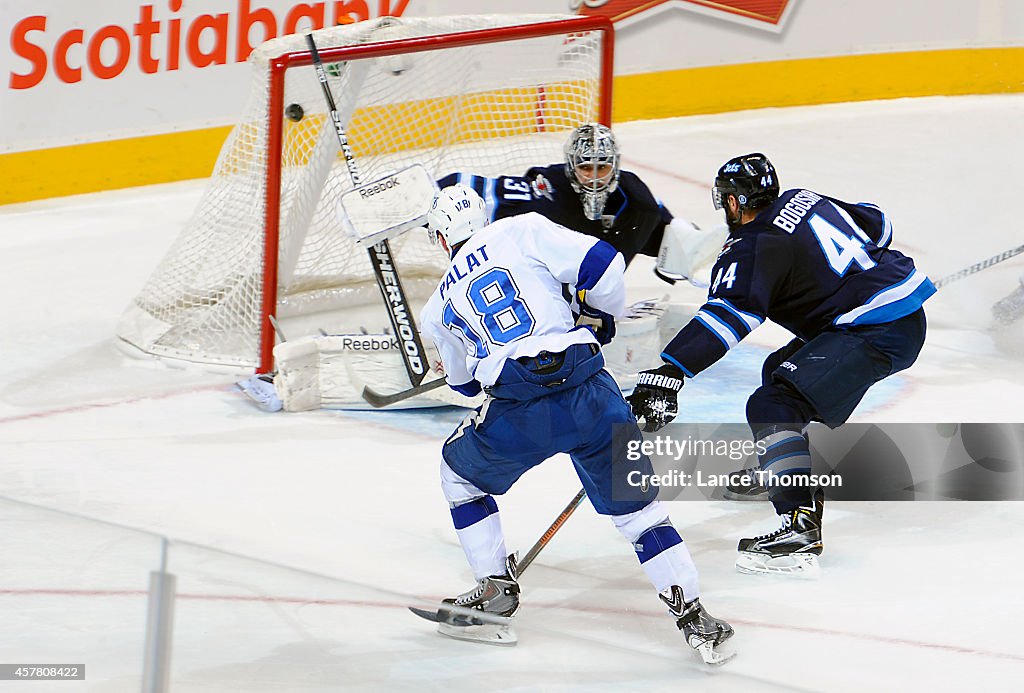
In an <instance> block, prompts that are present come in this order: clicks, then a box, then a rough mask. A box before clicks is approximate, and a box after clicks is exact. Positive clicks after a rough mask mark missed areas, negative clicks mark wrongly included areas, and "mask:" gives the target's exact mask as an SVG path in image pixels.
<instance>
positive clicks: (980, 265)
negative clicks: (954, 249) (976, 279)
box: [935, 245, 1024, 289]
mask: <svg viewBox="0 0 1024 693" xmlns="http://www.w3.org/2000/svg"><path fill="white" fill-rule="evenodd" d="M1021 253H1024V245H1021V246H1017V247H1016V248H1012V249H1010V250H1006V251H1003V252H1001V253H999V254H998V255H993V256H992V257H990V258H988V259H987V260H982V261H981V262H976V263H974V264H973V265H971V266H970V267H965V268H963V269H962V270H960V271H959V272H953V274H947V275H946V276H945V277H942V278H941V279H939V280H937V281H936V282H935V288H936V289H938V288H939V287H942V286H945V285H946V284H949V283H951V282H955V281H957V280H958V279H963V278H964V277H969V276H970V275H972V274H976V273H978V272H980V271H982V270H983V269H988V268H989V267H991V266H992V265H995V264H997V263H1000V262H1002V261H1003V260H1009V259H1010V258H1011V257H1013V256H1015V255H1020V254H1021Z"/></svg>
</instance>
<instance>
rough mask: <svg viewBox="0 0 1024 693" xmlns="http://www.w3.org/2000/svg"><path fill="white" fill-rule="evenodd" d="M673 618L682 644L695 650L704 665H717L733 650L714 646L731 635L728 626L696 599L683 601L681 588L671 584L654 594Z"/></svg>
mask: <svg viewBox="0 0 1024 693" xmlns="http://www.w3.org/2000/svg"><path fill="white" fill-rule="evenodd" d="M658 596H659V597H661V601H663V602H665V604H666V605H667V606H668V610H669V613H670V614H672V616H674V617H675V619H676V627H677V628H679V630H681V631H682V632H683V635H684V636H685V637H686V643H687V644H688V645H689V646H690V647H692V648H693V649H694V650H696V651H697V654H699V655H700V656H701V659H703V660H704V663H705V664H721V663H723V662H725V661H727V660H729V659H732V657H734V656H735V653H728V654H727V653H723V652H720V651H719V650H718V646H719V645H721V644H722V643H724V642H725V641H726V640H728V639H729V638H731V637H732V635H733V630H732V626H730V625H729V624H728V623H726V622H725V621H723V620H721V619H717V618H715V617H714V616H712V615H711V614H709V613H708V612H707V611H705V610H704V607H703V606H701V603H700V599H694V600H693V601H691V602H685V603H684V602H683V590H682V588H681V587H679V586H678V585H672V587H670V588H668V589H667V590H665V591H664V592H662V593H661V594H659V595H658Z"/></svg>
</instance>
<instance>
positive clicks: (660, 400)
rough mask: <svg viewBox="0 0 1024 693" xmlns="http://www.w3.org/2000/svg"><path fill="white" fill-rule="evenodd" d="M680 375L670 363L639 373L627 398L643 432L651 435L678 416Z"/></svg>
mask: <svg viewBox="0 0 1024 693" xmlns="http://www.w3.org/2000/svg"><path fill="white" fill-rule="evenodd" d="M682 388H683V372H682V371H681V370H680V369H679V368H677V367H676V366H673V365H672V364H670V363H666V364H665V365H664V366H660V367H658V368H653V369H651V370H647V371H640V375H639V377H637V379H636V388H635V389H634V390H633V394H631V395H630V396H629V397H627V398H626V401H628V402H629V406H630V407H632V408H633V416H635V417H636V421H637V423H638V424H640V425H641V426H642V427H643V430H644V432H645V433H653V432H654V431H657V430H659V429H660V428H662V427H664V426H665V425H667V424H670V423H672V420H673V419H675V418H676V414H678V413H679V399H678V398H679V391H680V390H681V389H682Z"/></svg>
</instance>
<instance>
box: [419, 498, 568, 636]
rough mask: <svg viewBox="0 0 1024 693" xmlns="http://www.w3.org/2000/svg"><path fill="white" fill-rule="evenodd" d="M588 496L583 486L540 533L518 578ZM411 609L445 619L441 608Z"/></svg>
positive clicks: (520, 565)
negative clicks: (542, 532) (545, 529)
mask: <svg viewBox="0 0 1024 693" xmlns="http://www.w3.org/2000/svg"><path fill="white" fill-rule="evenodd" d="M586 497H587V491H586V489H582V488H581V489H580V492H579V493H577V494H576V496H575V497H574V498H573V499H572V500H571V501H569V504H568V505H567V506H565V509H564V510H562V512H561V513H559V514H558V517H556V518H555V521H554V522H552V523H551V526H550V527H548V528H547V531H545V532H544V534H542V535H540V539H538V540H537V543H535V544H534V545H533V548H531V549H530V550H529V551H527V552H526V556H524V557H523V560H522V561H521V562H519V563H518V564H517V569H516V577H517V578H518V577H519V576H520V575H522V574H523V573H525V572H526V569H527V568H528V567H529V566H530V564H531V563H533V559H535V558H537V554H539V553H540V552H541V550H542V549H543V548H544V547H545V546H547V545H548V543H549V542H550V541H551V538H552V537H554V536H555V533H556V532H558V530H559V529H561V528H562V525H564V524H565V522H566V520H568V519H569V517H570V516H571V515H572V514H573V513H574V512H575V511H576V508H578V507H579V505H580V503H582V502H583V499H584V498H586ZM409 611H411V612H413V613H414V614H416V615H417V616H419V617H420V618H425V619H427V620H428V621H433V622H435V623H441V622H442V621H443V620H444V617H442V616H441V611H440V610H436V609H435V610H433V611H431V610H430V609H420V608H418V607H415V606H410V607H409ZM485 613H486V612H485ZM495 618H498V617H495Z"/></svg>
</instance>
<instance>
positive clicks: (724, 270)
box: [630, 154, 935, 572]
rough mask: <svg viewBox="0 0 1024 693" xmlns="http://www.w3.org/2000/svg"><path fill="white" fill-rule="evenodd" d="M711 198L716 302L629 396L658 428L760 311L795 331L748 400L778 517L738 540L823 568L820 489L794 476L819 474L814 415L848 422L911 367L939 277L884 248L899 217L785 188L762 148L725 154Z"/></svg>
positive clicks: (769, 555)
mask: <svg viewBox="0 0 1024 693" xmlns="http://www.w3.org/2000/svg"><path fill="white" fill-rule="evenodd" d="M714 202H715V207H716V208H718V209H724V210H725V217H726V222H727V224H728V226H729V229H730V234H729V238H728V240H727V241H726V243H725V246H724V248H723V249H722V252H721V253H720V254H719V256H718V260H717V261H716V263H715V266H714V267H713V269H712V285H711V289H710V290H709V292H708V300H707V302H706V303H705V304H704V305H703V307H702V308H701V309H700V311H699V312H698V313H697V314H696V316H694V318H693V320H691V321H690V322H689V323H688V324H687V325H685V326H684V327H683V328H682V329H681V330H680V331H679V333H678V334H677V335H676V336H675V337H674V338H673V339H672V341H671V342H669V344H668V346H666V347H665V350H664V352H663V353H662V359H663V360H664V361H665V365H663V366H661V367H660V368H657V369H654V370H650V371H644V372H643V373H641V374H640V377H639V380H638V382H637V387H636V390H635V391H634V393H633V395H632V396H631V397H630V404H631V405H632V406H633V410H634V412H635V413H636V415H637V417H638V419H641V420H643V421H644V422H645V428H644V430H646V431H655V430H658V429H659V428H661V427H662V426H664V425H665V424H667V423H668V422H670V421H671V420H672V419H674V418H675V415H676V413H677V412H678V407H677V394H678V391H679V389H680V388H681V387H682V384H683V379H684V378H687V377H688V378H692V377H694V376H696V375H697V374H698V373H700V372H701V371H702V370H704V369H706V368H707V367H708V366H710V365H711V364H713V363H714V362H715V361H717V360H718V359H720V358H722V357H723V356H725V354H726V353H727V352H728V351H729V349H731V348H732V347H734V346H735V345H736V344H737V343H738V342H739V341H740V340H742V339H743V338H744V337H746V336H747V335H748V334H750V332H751V331H752V330H754V329H755V328H757V327H758V326H759V325H760V324H761V323H763V322H764V321H765V320H772V321H773V322H775V323H777V324H779V325H781V326H783V327H785V328H786V329H788V330H789V331H791V332H792V333H793V334H794V335H796V338H795V339H793V341H791V342H790V343H789V344H787V345H786V346H785V347H783V348H782V349H780V350H778V351H776V352H775V353H773V354H771V355H770V356H769V357H768V358H767V359H766V360H765V363H764V366H763V369H762V385H761V387H759V388H758V389H757V390H755V391H754V393H753V394H752V395H751V396H750V398H749V400H748V401H747V421H748V423H749V425H750V429H751V432H752V433H753V435H754V438H755V440H756V441H757V442H758V443H759V444H760V445H759V446H758V447H759V449H765V453H764V454H763V455H761V456H760V457H759V463H760V470H761V472H762V474H761V478H762V479H763V480H764V481H765V482H766V484H767V486H768V497H769V500H771V501H772V504H773V505H774V506H775V510H776V512H777V513H778V514H779V515H780V516H781V517H782V526H781V528H780V529H778V530H777V531H775V532H773V533H771V534H768V535H765V536H761V537H755V538H751V539H742V540H740V543H739V551H740V556H739V558H738V560H737V563H736V565H737V568H739V569H740V570H741V571H742V572H800V571H802V570H807V569H810V568H813V567H814V566H816V564H817V559H816V556H817V555H820V554H821V550H822V543H821V514H822V496H821V493H820V491H815V489H813V488H812V487H810V486H809V485H808V484H807V483H801V482H800V480H801V478H802V477H804V476H805V475H809V474H810V472H811V469H810V468H811V460H810V454H809V448H808V442H807V438H806V437H805V435H804V433H803V431H804V429H805V427H806V426H807V424H808V423H810V422H811V421H821V422H823V423H825V424H827V425H828V426H830V427H833V428H835V427H836V426H839V425H840V424H842V423H844V422H845V421H846V420H847V419H848V418H849V416H850V415H851V414H852V413H853V410H854V408H855V407H856V406H857V404H858V403H859V402H860V401H861V398H862V397H863V396H864V393H865V392H866V391H867V390H868V388H869V387H871V386H872V385H873V384H874V383H876V382H878V381H880V380H882V379H883V378H885V377H887V376H889V375H892V374H893V373H896V372H898V371H901V370H904V369H905V368H908V367H909V366H910V365H911V364H913V363H914V361H915V360H916V359H917V355H918V353H919V352H920V350H921V347H922V345H923V344H924V338H925V316H924V310H923V308H922V304H923V303H924V301H925V300H926V299H927V298H928V297H929V296H931V295H932V294H933V293H935V286H934V285H933V284H932V282H931V281H930V280H929V279H928V277H927V276H925V275H924V273H923V272H920V271H918V270H917V269H916V268H915V267H914V262H913V260H911V258H909V257H907V256H906V255H904V254H902V253H900V252H899V251H896V250H892V249H891V248H890V247H889V244H890V243H891V241H892V224H891V222H890V220H889V218H888V217H887V216H886V214H885V213H884V212H883V211H882V210H880V209H879V208H878V207H876V206H874V205H872V204H868V203H859V204H851V203H849V202H843V201H841V200H837V199H834V198H830V197H827V196H825V195H821V194H819V193H816V192H812V191H810V190H804V189H797V190H787V191H786V192H784V193H782V194H781V195H780V194H779V183H778V177H777V175H776V172H775V169H774V167H773V166H772V165H771V163H770V162H769V161H768V159H767V158H766V157H765V156H764V155H763V154H748V155H746V156H741V157H737V158H735V159H731V160H730V161H728V162H726V163H725V165H723V166H722V168H721V169H719V171H718V176H717V178H716V179H715V187H714ZM782 477H789V478H788V479H783V478H782ZM792 482H796V483H792ZM790 483H792V485H790Z"/></svg>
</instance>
